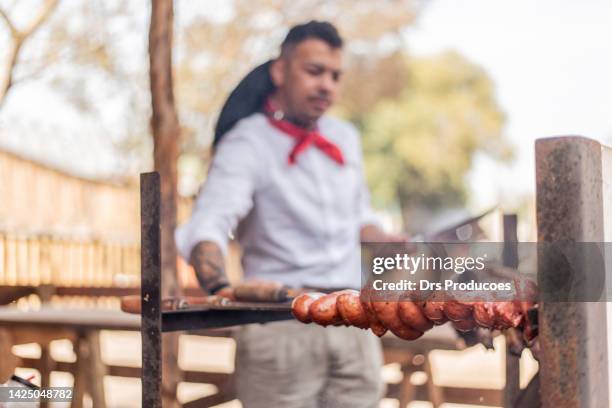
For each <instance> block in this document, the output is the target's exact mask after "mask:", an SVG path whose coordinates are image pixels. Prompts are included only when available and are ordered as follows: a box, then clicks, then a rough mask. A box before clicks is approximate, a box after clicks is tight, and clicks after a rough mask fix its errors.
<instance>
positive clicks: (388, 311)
mask: <svg viewBox="0 0 612 408" xmlns="http://www.w3.org/2000/svg"><path fill="white" fill-rule="evenodd" d="M533 306H534V304H533V302H527V301H498V302H463V301H457V300H448V299H444V300H441V297H440V296H439V294H436V293H434V294H433V295H432V296H430V297H429V298H428V299H427V300H425V301H413V300H411V298H410V294H408V293H403V294H402V295H400V296H399V297H398V298H397V299H396V300H378V299H377V300H372V299H371V297H370V296H369V294H368V292H366V291H362V292H359V291H356V290H351V289H347V290H342V291H338V292H333V293H329V294H323V293H304V294H301V295H299V296H297V297H296V298H295V299H294V300H293V302H292V312H293V315H294V316H295V318H296V319H297V320H299V321H301V322H303V323H311V322H313V323H316V324H319V325H322V326H330V325H332V326H341V325H345V326H355V327H358V328H361V329H370V330H372V332H373V333H374V334H376V335H377V336H379V337H380V336H382V335H384V334H385V333H386V332H387V331H390V332H392V333H393V334H394V335H396V336H397V337H399V338H401V339H404V340H415V339H417V338H419V337H421V336H422V335H423V333H424V332H426V331H427V330H429V329H431V328H432V327H433V326H434V325H440V324H443V323H446V322H447V321H450V322H451V323H452V325H453V326H454V327H455V328H456V329H457V330H459V331H471V330H473V329H474V328H476V327H477V326H480V327H484V328H488V329H499V330H503V329H508V328H521V329H522V330H523V334H524V338H525V341H526V342H530V341H531V340H533V338H534V337H535V332H534V330H533V329H532V328H531V327H530V324H529V322H528V320H527V311H528V309H529V308H531V307H533Z"/></svg>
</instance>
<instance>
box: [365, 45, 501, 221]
mask: <svg viewBox="0 0 612 408" xmlns="http://www.w3.org/2000/svg"><path fill="white" fill-rule="evenodd" d="M405 67H406V69H405V74H404V75H406V78H404V79H402V80H405V81H406V83H407V85H406V87H405V88H404V89H403V90H402V92H401V95H400V96H399V97H398V98H397V99H395V100H390V99H387V100H383V101H380V102H378V103H376V104H375V105H374V106H373V107H372V109H371V110H370V112H369V113H368V114H366V116H365V118H363V125H362V127H363V137H364V141H363V143H364V151H365V157H366V159H365V160H366V168H367V175H368V180H369V183H370V186H371V188H372V192H373V197H374V199H375V201H376V203H377V204H378V205H379V206H385V205H390V204H392V203H397V204H399V206H400V207H401V210H402V216H403V219H404V223H405V226H406V227H407V228H409V229H411V228H410V227H411V224H413V222H412V218H413V215H414V214H415V212H417V211H418V210H420V209H424V208H425V209H428V210H429V211H432V210H433V211H435V210H437V209H442V208H444V207H453V206H461V205H463V204H465V199H466V185H465V176H466V174H467V172H468V171H469V170H470V168H471V166H472V162H473V159H474V156H475V154H476V153H477V152H484V153H486V154H489V155H491V156H493V157H495V158H497V159H500V160H509V159H510V158H511V156H512V152H511V150H510V148H509V146H508V144H507V143H506V142H505V141H504V139H503V137H502V127H503V123H504V115H503V113H502V112H501V110H500V108H499V106H498V104H497V102H496V99H495V92H494V86H493V83H492V82H491V80H490V79H489V78H488V76H487V75H486V73H485V72H484V71H483V70H482V69H481V68H479V67H478V66H476V65H474V64H472V63H470V62H469V61H467V60H466V59H465V58H463V57H461V56H460V55H458V54H457V53H454V52H448V53H444V54H441V55H437V56H434V57H428V58H419V59H414V58H413V59H412V60H411V61H410V63H407V64H406V65H405Z"/></svg>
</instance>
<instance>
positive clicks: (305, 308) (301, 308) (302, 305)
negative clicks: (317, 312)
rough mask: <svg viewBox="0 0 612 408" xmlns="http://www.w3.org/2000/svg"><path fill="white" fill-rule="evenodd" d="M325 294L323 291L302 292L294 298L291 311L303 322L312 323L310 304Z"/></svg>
mask: <svg viewBox="0 0 612 408" xmlns="http://www.w3.org/2000/svg"><path fill="white" fill-rule="evenodd" d="M321 296H323V293H318V292H314V293H302V294H301V295H298V296H296V297H295V299H293V302H291V313H292V314H293V316H294V317H295V318H296V319H297V320H299V321H300V322H302V323H310V322H312V319H311V317H310V311H309V308H310V305H312V303H313V302H314V301H315V300H317V299H318V298H320V297H321Z"/></svg>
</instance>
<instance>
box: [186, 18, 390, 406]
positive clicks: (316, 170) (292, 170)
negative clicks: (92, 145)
mask: <svg viewBox="0 0 612 408" xmlns="http://www.w3.org/2000/svg"><path fill="white" fill-rule="evenodd" d="M341 75H342V39H341V38H340V36H339V35H338V33H337V31H336V29H335V28H334V27H333V26H332V25H331V24H329V23H325V22H316V21H311V22H309V23H306V24H303V25H298V26H296V27H293V28H292V29H291V30H290V31H289V33H288V35H287V37H286V38H285V40H284V41H283V43H282V45H281V52H280V56H279V57H278V58H277V59H275V60H273V61H271V62H269V63H266V64H264V65H262V66H260V67H258V68H257V69H256V70H255V71H253V72H252V73H251V74H249V76H247V77H246V78H245V80H243V82H242V83H241V84H240V85H239V86H238V88H237V89H236V90H235V91H234V92H233V93H232V95H231V96H230V98H229V100H228V102H227V103H226V106H225V107H224V109H223V111H222V114H221V118H220V120H219V123H218V125H217V132H216V135H215V154H214V157H213V160H212V164H211V168H210V171H209V175H208V178H207V180H206V183H205V184H204V186H203V188H202V190H201V192H200V194H199V196H198V198H197V201H196V204H195V209H194V212H193V214H192V216H191V218H190V220H189V221H188V222H187V223H186V224H185V225H183V226H182V227H181V228H180V229H179V230H178V231H177V245H178V246H179V250H180V252H181V254H182V255H183V256H184V257H185V258H186V259H189V260H190V263H191V264H192V265H193V266H194V268H195V270H196V274H197V276H198V280H199V282H200V284H201V285H202V287H203V288H204V289H205V290H206V291H208V292H209V293H217V294H221V295H226V296H231V292H232V289H231V287H229V285H228V280H227V278H226V276H225V272H224V266H223V265H224V256H225V255H226V254H227V245H228V233H232V232H234V231H235V235H236V238H237V240H238V241H239V243H240V244H241V246H242V249H243V258H242V264H243V269H244V273H245V278H246V279H247V280H249V279H257V280H263V281H276V282H281V283H284V284H286V285H289V286H293V287H313V288H329V289H340V288H359V287H360V252H359V251H360V248H359V245H360V238H361V240H367V241H380V240H388V239H389V237H388V236H386V235H385V234H384V233H383V232H382V231H381V230H380V229H379V228H378V227H377V225H376V219H375V217H374V215H373V213H372V211H371V209H370V205H369V194H368V191H367V188H366V185H365V182H364V179H363V168H362V156H361V151H360V150H361V148H360V143H359V137H358V134H357V132H356V130H355V129H354V128H353V127H352V126H351V125H349V124H348V123H345V122H343V121H341V120H338V119H334V118H331V117H328V116H325V115H324V114H325V112H326V111H327V110H328V109H329V107H330V106H331V105H332V104H333V103H334V101H335V100H336V97H337V94H338V88H339V84H340V79H341ZM245 116H246V117H245ZM236 342H237V343H236V344H237V349H236V376H237V392H238V397H239V398H240V400H241V401H242V403H243V404H244V406H245V407H247V408H251V407H256V408H257V407H375V406H377V404H378V401H379V399H380V398H381V396H382V391H383V385H382V383H381V379H380V369H381V366H382V357H381V348H380V342H379V339H378V338H376V337H375V336H374V335H372V333H370V332H369V331H364V330H359V329H356V328H347V327H329V328H322V327H320V326H316V325H303V324H301V323H298V322H296V321H287V322H276V323H269V324H264V325H248V326H244V327H241V329H240V330H239V331H238V333H237V334H236Z"/></svg>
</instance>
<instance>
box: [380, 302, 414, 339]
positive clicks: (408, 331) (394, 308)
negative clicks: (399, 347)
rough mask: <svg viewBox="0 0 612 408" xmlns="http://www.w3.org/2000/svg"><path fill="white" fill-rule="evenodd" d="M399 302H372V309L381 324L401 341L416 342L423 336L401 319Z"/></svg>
mask: <svg viewBox="0 0 612 408" xmlns="http://www.w3.org/2000/svg"><path fill="white" fill-rule="evenodd" d="M398 303H399V302H398V301H397V300H391V301H377V302H372V303H371V304H372V309H373V310H374V313H376V317H377V318H378V320H380V322H381V323H382V324H383V325H384V326H385V327H386V328H387V329H389V330H390V331H391V333H393V334H395V335H396V336H397V337H399V338H400V339H404V340H416V339H418V338H419V337H421V336H422V335H423V332H421V331H418V330H416V329H414V328H412V327H410V326H408V325H405V324H404V323H403V322H402V321H401V320H400V318H399V313H398Z"/></svg>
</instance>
